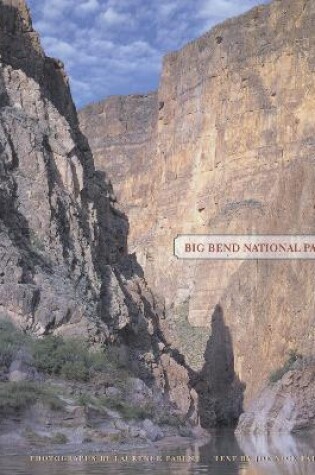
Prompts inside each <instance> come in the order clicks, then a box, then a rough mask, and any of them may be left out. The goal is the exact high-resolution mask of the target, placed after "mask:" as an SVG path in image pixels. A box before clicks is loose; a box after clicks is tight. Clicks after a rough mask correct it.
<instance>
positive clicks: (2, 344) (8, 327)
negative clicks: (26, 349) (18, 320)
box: [0, 319, 30, 369]
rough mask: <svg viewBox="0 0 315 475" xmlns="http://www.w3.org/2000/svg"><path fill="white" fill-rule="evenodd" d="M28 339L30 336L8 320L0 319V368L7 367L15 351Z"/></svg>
mask: <svg viewBox="0 0 315 475" xmlns="http://www.w3.org/2000/svg"><path fill="white" fill-rule="evenodd" d="M29 341H30V338H29V337H28V336H27V335H25V334H24V333H22V332H21V331H19V330H17V329H16V328H15V327H14V325H13V323H11V322H10V321H9V320H5V319H2V320H0V368H3V369H8V368H9V366H10V365H11V363H12V360H13V358H14V355H15V354H16V352H17V351H18V350H19V349H20V348H22V347H23V346H25V345H27V344H28V343H29Z"/></svg>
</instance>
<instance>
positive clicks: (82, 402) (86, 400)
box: [77, 393, 93, 407]
mask: <svg viewBox="0 0 315 475" xmlns="http://www.w3.org/2000/svg"><path fill="white" fill-rule="evenodd" d="M77 403H78V405H79V406H84V407H86V406H88V405H90V404H93V398H92V396H91V395H90V394H87V393H83V394H80V396H79V397H78V398H77Z"/></svg>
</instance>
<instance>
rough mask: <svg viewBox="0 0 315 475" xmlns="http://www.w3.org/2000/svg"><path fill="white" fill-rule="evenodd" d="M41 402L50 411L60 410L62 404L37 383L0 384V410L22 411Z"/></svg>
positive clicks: (55, 396) (56, 397)
mask: <svg viewBox="0 0 315 475" xmlns="http://www.w3.org/2000/svg"><path fill="white" fill-rule="evenodd" d="M38 401H41V402H42V403H43V404H45V405H48V406H49V407H50V408H51V409H55V410H57V409H61V408H62V407H63V405H62V402H61V401H60V399H59V398H58V396H57V395H56V394H54V393H53V392H52V391H51V390H49V389H47V388H45V387H43V386H40V385H39V384H38V383H34V382H30V381H22V382H19V383H12V382H8V383H0V410H2V411H4V410H7V409H15V410H19V409H21V410H23V409H26V408H27V407H30V406H32V405H33V404H35V403H36V402H38Z"/></svg>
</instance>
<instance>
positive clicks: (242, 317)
mask: <svg viewBox="0 0 315 475" xmlns="http://www.w3.org/2000/svg"><path fill="white" fill-rule="evenodd" d="M314 31H315V5H314V3H313V2H311V1H308V0H274V1H272V2H271V3H270V4H268V5H262V6H259V7H256V8H254V9H253V10H251V11H250V12H248V13H247V14H245V15H242V16H240V17H237V18H233V19H231V20H228V21H226V22H224V23H223V24H221V25H218V26H216V27H215V28H213V29H212V30H211V31H210V32H208V33H206V34H204V35H203V36H202V37H201V38H199V39H197V40H196V41H193V42H191V43H189V44H188V45H187V46H185V47H184V48H183V49H181V50H180V51H178V52H174V53H170V54H168V55H166V57H165V59H164V63H163V70H162V76H161V81H160V87H159V90H158V91H157V93H155V94H150V95H147V96H131V97H127V98H124V97H114V98H110V99H108V100H106V101H105V102H103V103H100V104H96V105H94V106H93V105H91V106H89V107H87V108H86V109H84V110H82V111H81V112H80V122H81V125H82V129H83V131H84V132H85V133H86V135H87V137H88V139H89V143H90V145H91V148H92V150H93V152H94V154H95V157H96V166H97V168H98V169H99V170H103V171H104V170H105V171H106V172H107V173H108V176H109V177H110V178H111V180H112V181H113V184H114V187H115V188H116V189H117V192H118V193H117V196H118V197H119V204H120V206H122V209H123V210H124V211H126V212H128V214H129V217H130V232H129V249H130V251H133V252H135V253H136V255H137V258H138V261H139V262H140V263H141V265H142V267H143V269H144V272H145V275H146V279H147V281H148V283H149V285H150V287H151V288H152V289H153V291H154V293H155V294H156V295H157V296H159V297H160V298H161V299H164V300H165V308H166V316H167V318H166V322H167V325H168V326H169V336H170V341H171V343H172V345H173V346H174V347H176V348H177V349H178V351H179V352H180V353H181V354H182V355H184V356H185V357H186V360H187V363H188V365H189V366H190V368H192V369H193V371H196V372H199V375H200V372H201V375H202V374H203V375H205V374H211V371H209V370H211V368H213V364H211V359H209V358H207V355H210V354H212V353H213V350H214V349H215V348H220V350H219V354H220V355H221V356H220V357H219V359H217V366H216V367H220V368H221V369H222V368H224V367H225V365H228V368H227V369H226V377H225V381H226V387H225V389H224V388H222V387H217V388H216V389H213V385H212V383H211V384H210V386H209V384H208V382H207V381H204V382H203V383H200V378H199V383H198V384H199V387H200V384H201V386H203V389H201V392H202V394H203V395H206V396H205V400H207V401H208V402H207V404H205V406H207V407H208V409H207V410H208V416H207V417H208V418H209V417H210V419H211V418H212V416H211V415H210V412H211V407H212V408H213V414H214V416H213V417H214V419H215V418H216V417H217V416H216V414H220V413H221V412H222V411H221V409H220V405H221V406H222V403H221V402H220V401H221V399H220V398H219V397H217V396H214V393H216V394H217V395H219V394H222V393H224V394H226V395H228V394H233V392H234V391H236V393H237V394H238V396H237V400H238V403H237V404H238V410H242V408H245V409H246V408H248V405H249V404H250V402H251V401H252V400H253V398H255V396H256V395H257V394H258V393H259V391H260V390H261V389H262V388H263V387H264V385H265V382H266V380H267V379H268V376H269V374H270V373H271V371H273V370H274V369H275V368H277V367H279V366H281V365H282V364H283V363H284V361H285V359H286V357H287V353H288V352H289V351H290V350H295V349H296V350H297V351H298V352H299V353H302V354H303V355H305V356H307V355H312V354H313V353H314V346H315V345H314V343H315V341H314V337H315V333H314V328H315V327H314V323H315V322H314V315H315V312H314V306H315V292H314V290H315V288H314V282H315V267H314V264H313V262H310V261H304V262H301V261H300V262H296V261H291V262H285V261H283V262H267V261H259V262H249V261H246V262H245V261H233V262H227V261H216V262H210V261H194V260H190V261H182V260H177V259H176V258H175V257H174V256H173V240H174V238H175V237H176V236H177V235H178V234H192V233H199V234H221V233H222V234H252V233H253V234H255V233H258V234H291V233H292V234H313V233H314V232H315V221H314V207H315V194H314V193H315V191H314V190H315V187H314V183H315V168H314V158H315V142H314V133H315V129H314V124H313V120H312V117H313V115H314V111H315V86H314V84H315V82H314V78H315V36H314ZM96 123H97V127H94V124H96ZM117 168H119V170H120V171H121V173H120V174H117V173H116V170H117ZM135 183H136V184H137V185H138V186H137V187H134V184H135ZM132 196H133V197H134V198H135V203H136V205H135V206H136V208H135V209H134V210H131V209H130V205H131V203H133V202H132V200H130V197H132ZM218 306H219V307H220V309H221V310H220V314H221V317H220V322H219V323H218V320H217V315H216V314H217V311H216V309H217V308H218ZM220 328H221V330H220ZM233 373H234V376H233ZM217 376H219V372H217ZM217 376H214V380H216V378H217ZM223 379H224V378H223ZM217 380H218V381H219V379H217ZM211 387H212V389H211ZM213 391H214V393H213ZM242 395H243V397H242ZM226 397H227V403H226V405H225V409H224V410H225V412H226V411H227V410H228V411H230V409H227V408H229V407H231V398H229V397H228V396H226ZM232 400H234V401H235V399H234V396H233V397H232ZM211 401H212V402H211ZM210 403H211V404H212V406H211V404H210ZM233 404H234V403H233ZM218 406H219V407H218ZM231 411H232V412H231V413H232V414H235V411H236V412H237V410H236V409H235V408H234V409H233V408H232V409H231ZM233 417H234V416H233Z"/></svg>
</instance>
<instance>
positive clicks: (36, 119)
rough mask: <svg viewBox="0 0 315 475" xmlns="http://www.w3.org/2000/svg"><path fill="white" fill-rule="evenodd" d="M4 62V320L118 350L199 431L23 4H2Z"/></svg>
mask: <svg viewBox="0 0 315 475" xmlns="http://www.w3.org/2000/svg"><path fill="white" fill-rule="evenodd" d="M0 61H1V63H0V313H1V315H2V316H3V315H4V316H9V317H10V318H11V319H12V320H13V321H14V322H15V324H16V325H17V326H19V327H20V328H22V329H24V330H25V331H27V332H30V333H33V334H35V335H37V336H45V335H47V334H51V333H53V334H62V335H64V336H71V337H73V336H79V337H81V338H82V337H83V338H85V339H86V340H88V341H90V342H92V343H93V342H94V343H104V342H105V343H111V344H115V345H117V346H120V348H121V352H122V353H123V354H124V358H125V360H126V362H127V364H130V367H131V369H133V370H134V373H136V374H137V375H138V376H140V377H141V378H143V379H144V380H145V381H146V383H147V384H148V385H150V386H158V387H159V388H160V389H161V390H162V392H163V394H164V396H165V400H166V401H168V403H173V406H174V407H177V408H178V409H179V410H180V411H182V412H183V413H185V414H188V413H189V417H190V418H191V420H192V421H194V422H195V423H196V422H197V419H196V411H193V410H192V407H194V406H195V402H194V397H196V395H194V394H193V392H192V391H191V390H190V388H189V387H188V381H189V377H188V373H187V370H186V369H185V368H184V367H183V366H181V365H180V364H178V363H177V362H176V361H175V360H174V359H173V358H172V356H171V354H170V350H169V348H168V347H167V345H166V344H164V343H163V334H162V332H161V330H160V327H159V320H160V319H161V318H163V308H161V307H160V306H159V305H158V303H157V301H156V300H155V299H154V297H153V295H152V292H151V291H150V289H149V288H148V286H147V284H146V282H145V280H144V276H143V271H142V269H141V267H140V265H139V264H138V263H137V261H136V259H135V256H134V255H128V252H127V233H128V221H127V218H126V216H125V215H124V214H123V213H122V212H121V211H120V210H119V209H118V208H117V206H116V205H115V196H114V194H113V189H112V186H111V184H110V182H109V181H108V180H107V178H106V176H105V174H104V173H102V172H100V171H96V170H95V167H94V162H93V157H92V154H91V151H90V149H89V146H88V143H87V141H86V139H85V138H84V136H83V135H82V133H81V132H80V129H79V126H78V120H77V114H76V110H75V107H74V105H73V102H72V99H71V94H70V91H69V86H68V79H67V77H66V75H65V72H64V69H63V65H62V64H61V63H60V61H58V60H56V59H53V58H48V57H46V56H45V54H44V52H43V50H42V48H41V45H40V41H39V37H38V34H37V33H36V32H35V31H34V30H33V28H32V23H31V19H30V14H29V11H28V8H27V6H26V4H25V2H24V1H23V0H1V1H0ZM168 372H176V374H177V379H176V380H175V381H173V382H172V383H171V384H169V383H168V376H167V375H168Z"/></svg>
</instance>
